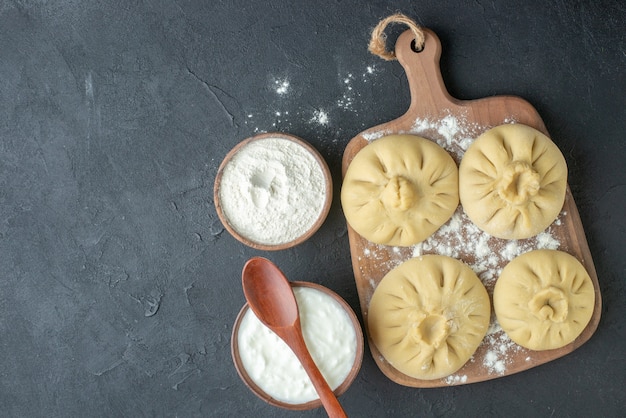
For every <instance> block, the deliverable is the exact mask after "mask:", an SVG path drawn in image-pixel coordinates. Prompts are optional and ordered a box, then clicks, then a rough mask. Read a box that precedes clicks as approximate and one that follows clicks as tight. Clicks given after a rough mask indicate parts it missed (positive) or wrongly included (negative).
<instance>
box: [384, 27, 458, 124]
mask: <svg viewBox="0 0 626 418" xmlns="http://www.w3.org/2000/svg"><path fill="white" fill-rule="evenodd" d="M422 31H423V32H424V47H423V48H422V50H421V51H419V52H417V51H416V50H415V49H414V45H415V36H414V35H413V32H412V31H411V30H407V31H405V32H404V33H402V34H401V35H400V36H399V37H398V40H397V41H396V47H395V53H396V56H397V57H398V61H399V62H400V64H401V65H402V67H403V68H404V71H405V73H406V76H407V79H408V81H409V90H410V93H411V105H410V106H409V110H408V112H407V113H410V114H412V115H416V114H417V115H425V114H427V113H429V112H432V111H433V109H446V108H448V109H449V108H450V107H456V106H457V105H458V103H457V100H456V99H454V98H453V97H452V96H450V94H449V93H448V91H447V89H446V86H445V84H444V82H443V77H442V76H441V70H440V67H439V59H440V57H441V42H440V41H439V38H438V37H437V35H436V34H435V32H433V31H431V30H430V29H426V28H422ZM431 116H436V115H431Z"/></svg>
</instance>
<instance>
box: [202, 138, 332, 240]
mask: <svg viewBox="0 0 626 418" xmlns="http://www.w3.org/2000/svg"><path fill="white" fill-rule="evenodd" d="M213 197H214V202H215V207H216V209H217V214H218V216H219V218H220V220H221V221H222V223H223V224H224V227H225V228H226V230H227V231H228V232H229V233H230V234H231V235H232V236H234V237H235V238H236V239H237V240H239V241H240V242H242V243H244V244H246V245H248V246H250V247H252V248H256V249H260V250H269V251H271V250H282V249H286V248H290V247H293V246H295V245H298V244H300V243H302V242H304V241H305V240H307V239H308V238H309V237H310V236H311V235H313V234H314V233H315V232H316V231H317V230H318V229H319V227H320V226H321V225H322V223H323V222H324V220H325V219H326V216H327V215H328V211H329V210H330V205H331V202H332V178H331V175H330V170H329V169H328V165H327V164H326V161H325V160H324V158H323V157H322V156H321V155H320V153H319V152H318V151H317V150H316V149H315V148H313V146H311V145H310V144H309V143H308V142H306V141H304V140H303V139H300V138H298V137H295V136H293V135H287V134H283V133H266V134H261V135H256V136H253V137H251V138H248V139H246V140H244V141H242V142H240V143H239V144H237V145H236V146H235V147H234V148H233V149H232V150H231V151H230V152H229V153H228V154H227V155H226V157H225V158H224V160H223V161H222V164H221V165H220V167H219V169H218V172H217V176H216V178H215V187H214V190H213Z"/></svg>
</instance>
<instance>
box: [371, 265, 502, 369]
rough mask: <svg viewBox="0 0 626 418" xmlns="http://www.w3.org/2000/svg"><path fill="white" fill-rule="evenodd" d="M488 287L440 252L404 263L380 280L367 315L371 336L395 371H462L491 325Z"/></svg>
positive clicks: (463, 266)
mask: <svg viewBox="0 0 626 418" xmlns="http://www.w3.org/2000/svg"><path fill="white" fill-rule="evenodd" d="M490 314H491V305H490V303H489V296H488V294H487V290H486V289H485V287H484V286H483V284H482V282H481V281H480V279H479V278H478V277H477V276H476V274H475V273H474V272H473V271H472V269H470V268H469V267H468V266H467V265H465V264H463V263H462V262H461V261H458V260H456V259H454V258H451V257H447V256H443V255H424V256H421V257H418V258H412V259H410V260H408V261H405V262H404V263H402V264H401V265H400V266H398V267H396V268H395V269H393V270H391V271H390V272H389V273H387V275H386V276H385V277H384V278H383V279H382V280H381V282H380V283H379V285H378V287H377V288H376V290H375V291H374V295H373V296H372V299H371V302H370V305H369V311H368V315H367V325H368V330H369V335H370V338H371V339H372V341H373V342H374V344H375V345H376V347H377V348H378V350H379V351H380V353H381V354H382V355H383V357H385V359H386V360H387V361H388V362H389V363H390V364H391V365H392V366H393V367H395V368H396V369H397V370H399V371H400V372H402V373H404V374H406V375H407V376H411V377H414V378H417V379H423V380H432V379H438V378H442V377H445V376H448V375H450V374H452V373H454V372H456V371H457V370H458V369H460V368H461V367H462V366H463V365H464V364H465V363H466V362H467V361H468V360H469V358H470V357H471V356H472V355H473V354H474V352H475V351H476V349H477V348H478V346H479V345H480V343H481V341H482V339H483V338H484V336H485V334H486V332H487V328H488V326H489V317H490Z"/></svg>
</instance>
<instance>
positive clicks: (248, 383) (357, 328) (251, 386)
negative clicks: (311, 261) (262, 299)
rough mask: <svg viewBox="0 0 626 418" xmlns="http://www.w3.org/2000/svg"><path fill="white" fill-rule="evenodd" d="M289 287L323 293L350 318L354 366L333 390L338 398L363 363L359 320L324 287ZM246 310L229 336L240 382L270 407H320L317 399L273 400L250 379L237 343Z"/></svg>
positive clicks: (291, 408) (306, 284)
mask: <svg viewBox="0 0 626 418" xmlns="http://www.w3.org/2000/svg"><path fill="white" fill-rule="evenodd" d="M291 286H292V287H296V286H300V287H310V288H313V289H316V290H319V291H321V292H323V293H325V294H326V295H328V296H330V297H332V298H333V299H334V300H336V301H337V302H338V303H339V304H340V305H341V307H342V308H343V309H344V311H345V312H346V314H347V315H348V317H349V318H350V321H351V322H352V326H353V328H354V332H355V334H356V355H355V358H354V364H353V365H352V368H351V369H350V372H349V373H348V375H347V376H346V378H345V379H344V381H343V382H342V383H341V384H340V385H339V386H338V387H337V388H336V389H335V390H334V393H335V395H336V396H340V395H342V394H343V393H345V391H346V390H348V388H349V387H350V385H351V384H352V382H353V381H354V379H355V378H356V376H357V374H358V373H359V370H360V369H361V362H362V361H363V347H364V345H365V344H364V341H363V331H362V330H361V325H360V324H359V320H358V319H357V317H356V315H355V313H354V311H353V310H352V308H350V305H348V303H347V302H346V301H345V300H343V299H342V298H341V297H340V296H339V295H337V294H336V293H335V292H333V291H332V290H330V289H328V288H326V287H324V286H321V285H319V284H316V283H311V282H291ZM248 309H249V307H248V304H245V305H244V306H243V307H242V308H241V310H240V311H239V315H237V319H236V320H235V325H234V326H233V332H232V335H231V355H232V357H233V362H234V364H235V369H236V370H237V373H238V374H239V377H241V380H243V382H244V383H245V384H246V386H247V387H248V388H249V389H250V390H251V391H252V392H253V393H254V394H255V395H256V396H258V397H259V398H261V399H262V400H264V401H265V402H267V403H269V404H270V405H274V406H278V407H281V408H285V409H290V410H294V411H302V410H305V409H313V408H318V407H320V406H322V403H321V401H320V400H319V399H315V400H312V401H309V402H305V403H288V402H284V401H280V400H277V399H274V398H272V397H271V396H270V395H268V394H267V393H266V392H264V391H263V389H261V388H260V387H259V386H258V385H257V384H256V383H255V382H254V381H253V380H252V379H251V378H250V376H249V375H248V373H247V371H246V369H245V367H244V365H243V363H242V361H241V358H240V356H239V343H238V335H239V327H240V325H241V321H242V320H243V317H244V315H245V314H246V312H247V311H248Z"/></svg>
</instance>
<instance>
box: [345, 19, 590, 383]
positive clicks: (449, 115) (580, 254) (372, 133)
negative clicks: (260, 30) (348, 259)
mask: <svg viewBox="0 0 626 418" xmlns="http://www.w3.org/2000/svg"><path fill="white" fill-rule="evenodd" d="M424 33H425V38H426V39H425V45H424V48H423V50H422V51H421V52H415V51H414V50H413V48H412V42H413V39H414V35H413V33H412V32H411V31H410V30H407V31H406V32H404V33H403V34H402V35H400V37H399V38H398V40H397V42H396V46H395V53H396V56H397V58H398V61H399V62H400V64H401V65H402V66H403V68H404V70H405V72H406V76H407V78H408V82H409V88H410V93H411V103H410V106H409V109H408V111H407V112H406V113H405V114H404V115H402V116H401V117H399V118H398V119H395V120H392V121H390V122H387V123H384V124H382V125H378V126H375V127H373V128H370V129H368V130H366V131H364V132H361V133H360V134H359V135H357V136H356V137H354V138H353V139H352V140H351V141H350V142H349V143H348V145H347V147H346V149H345V151H344V155H343V161H342V171H343V175H344V176H345V173H346V170H347V168H348V166H349V165H350V162H351V161H352V159H353V158H354V156H355V155H356V154H357V152H359V150H361V149H362V148H363V147H365V146H366V145H367V144H368V143H369V141H372V140H375V139H377V138H379V137H381V136H384V135H389V134H398V133H412V134H416V135H419V136H422V137H424V138H428V139H431V140H433V141H436V142H437V143H439V144H440V145H442V146H443V147H444V148H445V149H446V150H447V151H448V152H450V154H451V155H452V157H453V158H454V159H455V160H456V162H457V164H458V163H459V162H460V159H461V157H462V155H463V152H464V150H465V149H466V148H467V145H468V144H469V142H471V139H473V138H476V137H477V136H479V135H480V134H481V133H483V132H484V131H486V130H487V129H489V128H492V127H494V126H497V125H501V124H503V123H521V124H525V125H528V126H531V127H533V128H535V129H537V130H539V131H541V132H543V133H544V134H546V135H548V136H549V134H548V132H547V130H546V127H545V125H544V123H543V121H542V120H541V117H540V116H539V114H538V113H537V111H536V110H535V109H534V108H533V107H532V106H531V105H530V104H529V103H528V102H526V101H525V100H523V99H521V98H519V97H513V96H497V97H489V98H484V99H478V100H457V99H455V98H453V97H451V96H450V94H449V93H448V92H447V90H446V87H445V85H444V83H443V79H442V76H441V71H440V68H439V58H440V56H441V43H440V41H439V39H438V38H437V36H436V35H435V34H434V33H433V32H432V31H430V30H428V29H424ZM555 142H556V143H557V145H558V139H557V141H555ZM455 222H456V223H457V224H458V223H459V222H460V223H461V224H462V223H463V222H466V223H469V222H470V221H469V220H468V219H467V217H466V216H464V215H463V212H462V209H460V208H458V209H457V214H456V218H455ZM456 226H457V227H458V225H456ZM461 226H463V225H461ZM467 226H468V228H465V229H463V228H462V227H461V228H460V229H459V231H461V234H462V231H464V230H468V229H469V225H467ZM446 228H447V229H448V230H449V228H450V226H449V225H448V226H447V227H446V225H444V227H442V230H445V229H446ZM548 231H549V235H548V236H547V237H548V239H549V241H550V242H551V244H552V248H554V247H556V248H557V249H559V250H562V251H565V252H567V253H569V254H572V255H573V256H575V257H576V258H577V259H578V260H580V261H581V262H582V264H583V265H584V266H585V268H586V269H587V272H588V273H589V275H590V276H591V279H592V281H593V286H594V289H595V295H596V297H595V306H594V311H593V315H592V318H591V321H590V322H589V324H588V325H587V327H586V328H585V329H584V330H583V332H582V334H581V335H580V336H579V337H578V338H577V339H576V340H575V341H573V342H572V343H570V344H568V345H567V346H565V347H562V348H559V349H555V350H546V351H532V350H527V349H525V348H523V347H520V346H518V345H517V344H515V343H514V342H512V341H511V340H510V339H509V338H508V337H507V336H506V334H505V333H504V332H503V331H502V330H501V329H499V328H498V327H497V324H496V323H495V322H494V319H495V315H494V314H493V312H492V327H491V328H490V331H489V332H488V334H487V336H486V337H485V339H484V340H483V342H482V344H481V345H480V346H479V348H478V350H477V351H476V353H475V354H474V356H473V357H472V358H471V359H470V360H469V361H468V362H467V363H466V364H465V365H464V366H463V368H461V369H460V370H459V371H457V372H456V373H454V374H453V375H451V376H448V377H446V378H443V379H437V380H419V379H415V378H412V377H409V376H407V375H405V374H403V373H400V372H399V371H398V370H396V369H395V368H394V367H393V366H391V365H390V364H389V363H388V362H387V361H386V360H385V359H384V358H383V356H382V355H381V354H380V352H379V351H378V350H377V348H376V346H375V345H374V344H373V343H372V341H371V339H370V338H369V335H368V343H369V346H370V350H371V352H372V355H373V357H374V360H375V361H376V364H377V365H378V367H379V368H380V369H381V371H382V372H383V373H384V374H385V375H386V376H387V377H388V378H389V379H391V380H392V381H394V382H396V383H399V384H401V385H405V386H411V387H424V388H425V387H441V386H449V385H458V384H466V383H474V382H480V381H485V380H489V379H494V378H499V377H502V376H506V375H510V374H513V373H517V372H520V371H523V370H527V369H530V368H532V367H535V366H538V365H540V364H543V363H547V362H549V361H552V360H555V359H557V358H559V357H562V356H564V355H566V354H568V353H570V352H572V351H574V350H575V349H576V348H578V347H580V346H581V345H582V344H583V343H585V342H586V341H587V340H589V338H590V337H591V335H592V334H593V333H594V332H595V330H596V328H597V326H598V323H599V321H600V311H601V296H600V289H599V285H598V277H597V275H596V271H595V267H594V265H593V260H592V258H591V254H590V252H589V246H588V244H587V240H586V238H585V232H584V230H583V226H582V223H581V220H580V215H579V213H578V209H577V207H576V204H575V202H574V199H573V198H572V194H571V190H570V188H569V186H568V188H567V192H566V197H565V203H564V206H563V210H562V212H561V214H560V215H559V217H558V219H557V220H556V221H555V222H554V223H553V224H552V225H551V226H550V228H549V229H548ZM348 236H349V240H350V251H351V256H352V265H353V269H354V277H355V281H356V286H357V290H358V294H359V300H360V304H361V310H362V314H363V318H364V322H365V324H366V328H367V314H368V306H369V301H370V298H371V297H372V294H373V293H374V290H375V289H376V286H377V285H378V283H379V282H380V280H381V279H382V278H383V277H384V276H385V275H386V274H387V273H388V272H389V270H391V269H392V268H394V267H395V266H397V265H399V264H401V263H402V262H404V261H406V260H408V259H410V258H411V257H413V256H415V255H416V249H415V248H411V247H408V248H405V247H387V246H382V245H377V244H374V243H371V242H369V241H368V240H366V239H364V238H363V237H361V236H360V235H359V234H357V233H356V232H355V231H354V230H353V229H352V228H351V227H350V226H349V225H348ZM545 237H546V236H545V235H544V238H545ZM471 238H472V237H468V236H466V237H463V236H462V235H461V236H460V238H459V235H458V234H456V235H455V238H454V240H455V241H454V242H446V241H449V240H450V235H449V234H448V235H446V234H440V235H438V234H437V233H435V234H434V235H433V237H431V238H430V239H429V242H428V245H427V246H422V247H420V250H419V252H420V254H428V253H438V250H440V249H441V248H444V249H448V250H449V249H451V248H452V250H453V252H454V254H455V255H457V258H459V259H460V260H461V261H464V262H466V263H467V264H469V265H476V263H477V261H480V260H477V256H476V255H475V254H474V253H473V252H471V251H463V245H464V243H463V242H462V241H463V240H464V239H466V240H467V239H471ZM498 241H500V242H498ZM490 243H491V245H490V248H500V249H501V250H502V251H494V253H493V254H491V255H490V260H491V263H492V264H493V263H494V260H495V265H491V266H490V267H491V271H492V273H493V271H496V272H497V273H499V270H500V269H501V268H502V267H504V266H505V265H506V264H507V262H508V261H509V259H507V258H506V257H504V256H503V254H506V249H510V248H511V246H513V247H515V248H521V249H523V250H524V251H526V250H531V249H536V248H539V247H540V243H539V240H537V239H534V240H533V239H528V240H519V241H514V242H510V241H507V240H498V239H496V238H490ZM439 252H440V251H439ZM492 276H495V277H494V278H493V279H490V280H485V279H483V283H484V284H485V287H486V288H487V290H488V292H489V295H490V296H491V295H492V294H493V286H494V284H495V279H497V274H495V275H494V274H492ZM482 278H483V277H481V279H482ZM366 331H367V329H366ZM367 333H368V334H369V332H367Z"/></svg>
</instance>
